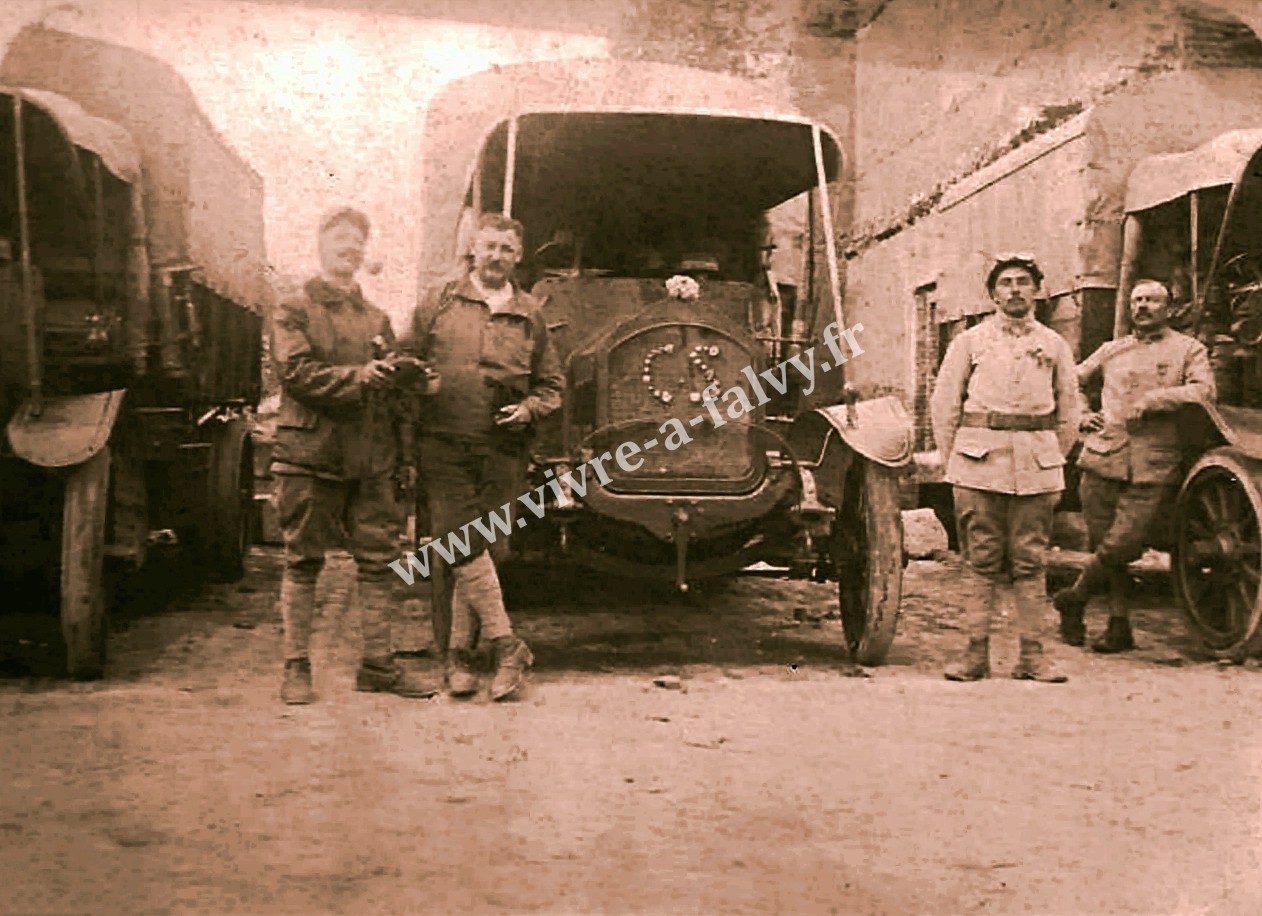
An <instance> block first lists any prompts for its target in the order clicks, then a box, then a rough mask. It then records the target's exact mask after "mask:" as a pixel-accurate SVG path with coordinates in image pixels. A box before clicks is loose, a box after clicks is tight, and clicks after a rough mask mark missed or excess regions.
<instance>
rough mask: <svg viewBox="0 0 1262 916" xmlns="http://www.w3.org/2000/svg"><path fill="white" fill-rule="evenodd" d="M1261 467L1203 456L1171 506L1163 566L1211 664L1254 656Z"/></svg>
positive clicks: (1260, 585)
mask: <svg viewBox="0 0 1262 916" xmlns="http://www.w3.org/2000/svg"><path fill="white" fill-rule="evenodd" d="M1260 478H1262V463H1259V462H1257V461H1254V460H1252V459H1249V458H1246V457H1245V456H1243V455H1241V454H1239V453H1238V452H1235V451H1233V450H1231V449H1227V448H1219V449H1214V450H1213V451H1211V452H1209V453H1207V454H1206V455H1204V456H1203V457H1202V458H1201V460H1200V461H1198V462H1197V463H1196V464H1195V465H1194V466H1193V468H1192V470H1191V471H1190V472H1189V473H1188V476H1187V479H1186V480H1185V481H1184V482H1183V487H1182V488H1181V489H1180V491H1179V496H1178V499H1177V500H1176V502H1175V523H1174V544H1173V549H1172V551H1171V565H1172V569H1173V573H1174V588H1175V593H1176V595H1177V596H1178V598H1179V602H1180V604H1181V605H1182V606H1183V612H1184V614H1185V615H1186V617H1187V619H1188V622H1189V623H1190V624H1191V625H1192V628H1193V629H1194V630H1195V631H1196V632H1198V633H1199V634H1200V637H1201V639H1202V640H1203V641H1204V642H1205V645H1206V646H1207V647H1208V648H1209V650H1210V651H1211V652H1212V653H1213V654H1214V655H1215V656H1216V657H1218V658H1225V659H1233V660H1236V661H1240V660H1243V659H1244V658H1247V657H1249V656H1251V655H1257V654H1258V653H1259V652H1260V651H1262V487H1260V486H1259V480H1260Z"/></svg>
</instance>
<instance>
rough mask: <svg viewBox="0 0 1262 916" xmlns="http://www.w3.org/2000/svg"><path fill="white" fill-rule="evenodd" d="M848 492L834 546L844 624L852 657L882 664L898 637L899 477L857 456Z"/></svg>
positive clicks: (848, 479)
mask: <svg viewBox="0 0 1262 916" xmlns="http://www.w3.org/2000/svg"><path fill="white" fill-rule="evenodd" d="M843 492H844V497H843V499H844V503H845V504H844V505H843V506H842V507H841V509H839V510H838V512H837V517H836V519H835V520H834V522H833V533H832V541H831V543H830V545H829V553H830V555H831V556H832V561H833V569H834V572H835V573H836V575H837V594H838V599H839V601H840V605H841V625H842V629H843V630H844V631H845V634H846V645H847V646H848V647H849V648H850V655H851V657H852V658H853V659H854V660H855V661H856V662H858V663H859V664H861V665H879V664H881V663H882V662H883V661H885V656H886V655H887V654H888V653H889V650H890V645H891V644H892V643H893V642H894V631H895V629H896V628H897V626H898V612H899V600H900V598H901V596H902V589H903V519H902V515H901V514H900V513H899V505H898V479H897V476H896V474H895V472H894V471H892V470H890V469H889V468H886V467H883V466H881V465H878V464H873V463H872V462H870V461H865V460H864V459H862V458H857V457H856V458H855V459H854V461H853V462H852V463H851V465H850V467H849V469H848V470H847V472H846V485H845V490H844V491H843Z"/></svg>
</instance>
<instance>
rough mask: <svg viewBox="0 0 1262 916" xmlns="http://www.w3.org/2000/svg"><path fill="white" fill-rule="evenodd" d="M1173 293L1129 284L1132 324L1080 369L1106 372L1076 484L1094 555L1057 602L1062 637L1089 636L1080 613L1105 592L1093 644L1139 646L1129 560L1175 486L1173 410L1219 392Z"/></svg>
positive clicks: (1077, 640)
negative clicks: (1182, 324)
mask: <svg viewBox="0 0 1262 916" xmlns="http://www.w3.org/2000/svg"><path fill="white" fill-rule="evenodd" d="M1169 316H1170V291H1169V290H1168V289H1167V288H1166V286H1165V285H1163V284H1162V283H1159V282H1158V281H1156V280H1140V281H1139V282H1138V283H1136V284H1135V286H1134V287H1133V288H1132V290H1131V297H1130V318H1131V325H1132V327H1133V328H1134V331H1133V332H1132V333H1131V334H1128V335H1127V336H1125V337H1120V338H1118V339H1116V340H1111V341H1109V342H1107V343H1105V344H1104V345H1102V346H1101V347H1100V348H1099V349H1098V350H1096V351H1095V352H1094V353H1093V354H1091V356H1090V357H1089V358H1088V359H1087V360H1085V361H1084V362H1083V364H1082V365H1081V366H1079V367H1078V377H1079V379H1080V381H1081V382H1082V383H1084V384H1086V383H1089V382H1091V381H1092V380H1093V379H1096V378H1101V379H1102V380H1103V383H1104V387H1103V390H1102V391H1101V397H1100V402H1101V410H1100V412H1099V413H1093V414H1090V415H1088V416H1087V417H1086V418H1084V420H1083V424H1082V431H1083V432H1084V433H1086V434H1087V435H1086V438H1085V439H1084V441H1083V447H1082V454H1081V455H1080V456H1079V458H1078V467H1079V468H1080V469H1081V470H1082V480H1081V482H1080V483H1079V488H1078V492H1079V495H1080V496H1081V501H1082V514H1083V520H1084V521H1085V522H1086V525H1087V534H1088V536H1089V538H1090V540H1091V548H1092V551H1093V553H1092V555H1091V559H1090V560H1089V561H1088V562H1087V565H1086V567H1085V568H1084V569H1083V571H1082V573H1081V574H1080V575H1079V577H1078V580H1077V581H1076V582H1075V583H1074V584H1073V586H1072V587H1070V588H1067V589H1064V590H1063V591H1060V592H1057V593H1056V595H1055V596H1054V597H1053V599H1052V602H1053V604H1055V606H1056V609H1057V610H1058V611H1059V612H1060V633H1061V638H1062V639H1063V640H1064V641H1065V642H1067V643H1069V645H1071V646H1081V645H1083V644H1084V643H1085V642H1086V636H1087V634H1086V625H1085V622H1084V620H1083V616H1084V611H1085V609H1086V606H1087V601H1088V600H1089V599H1090V598H1091V597H1092V595H1094V594H1096V593H1097V592H1100V591H1103V590H1104V589H1105V588H1107V589H1108V592H1109V623H1108V627H1107V629H1106V630H1105V633H1104V635H1103V636H1102V637H1101V638H1100V639H1098V640H1096V641H1095V642H1094V643H1093V644H1092V648H1093V649H1094V650H1095V651H1097V652H1106V653H1107V652H1125V651H1127V650H1129V649H1133V648H1135V640H1134V637H1133V636H1132V634H1131V624H1130V612H1129V609H1128V597H1129V595H1128V592H1129V588H1130V575H1129V574H1128V572H1127V566H1128V565H1129V564H1130V563H1131V562H1132V561H1134V560H1137V559H1139V557H1140V555H1141V554H1142V553H1143V551H1144V544H1145V542H1146V540H1147V535H1148V532H1149V530H1150V529H1151V528H1152V525H1153V523H1154V521H1155V520H1156V519H1157V516H1158V515H1159V514H1160V513H1161V512H1162V511H1163V510H1164V509H1166V508H1167V507H1169V506H1170V504H1171V501H1172V499H1173V497H1174V495H1175V492H1176V490H1177V489H1178V483H1179V472H1180V468H1181V466H1182V463H1183V450H1182V447H1181V444H1180V441H1179V430H1178V426H1177V420H1176V417H1175V414H1174V411H1176V410H1177V409H1178V408H1179V407H1180V406H1181V405H1183V404H1190V403H1204V402H1208V401H1212V400H1213V399H1214V397H1215V391H1214V375H1213V372H1212V370H1211V368H1210V364H1209V354H1208V353H1207V352H1206V350H1205V347H1204V345H1203V344H1201V343H1200V341H1198V340H1196V339H1195V338H1193V337H1189V336H1188V335H1186V334H1180V333H1179V332H1177V331H1174V330H1171V329H1170V328H1169V327H1168V324H1167V323H1168V321H1169Z"/></svg>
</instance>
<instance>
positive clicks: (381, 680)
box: [355, 655, 399, 693]
mask: <svg viewBox="0 0 1262 916" xmlns="http://www.w3.org/2000/svg"><path fill="white" fill-rule="evenodd" d="M398 677H399V675H398V671H397V670H396V669H395V667H394V659H393V658H391V657H390V656H388V655H386V656H380V657H373V658H365V659H363V660H362V661H361V662H360V663H359V670H358V671H357V672H355V689H356V690H362V691H364V692H366V693H393V692H394V687H395V682H396V681H397V680H398Z"/></svg>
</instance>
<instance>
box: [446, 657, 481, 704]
mask: <svg viewBox="0 0 1262 916" xmlns="http://www.w3.org/2000/svg"><path fill="white" fill-rule="evenodd" d="M447 692H448V693H450V694H451V695H452V696H453V697H467V696H470V695H472V694H475V693H477V692H478V677H477V675H476V674H474V673H473V668H472V666H471V665H470V663H469V650H468V649H452V650H450V651H449V652H448V653H447Z"/></svg>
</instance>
